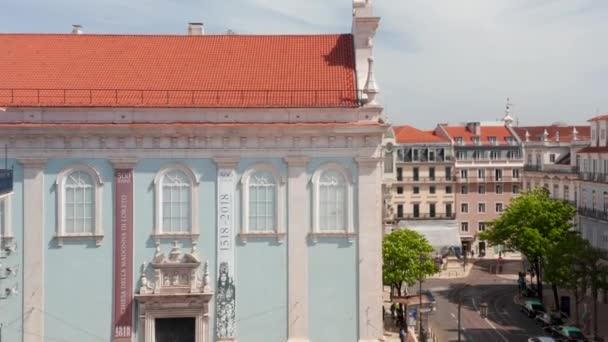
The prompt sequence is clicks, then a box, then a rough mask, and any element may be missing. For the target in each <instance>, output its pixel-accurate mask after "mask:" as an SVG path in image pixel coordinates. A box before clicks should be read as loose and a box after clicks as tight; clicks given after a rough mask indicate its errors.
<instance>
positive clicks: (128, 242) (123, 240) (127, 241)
mask: <svg viewBox="0 0 608 342" xmlns="http://www.w3.org/2000/svg"><path fill="white" fill-rule="evenodd" d="M114 196H115V198H114V208H115V210H114V320H113V321H112V327H113V332H112V336H113V338H112V341H115V342H116V341H131V335H132V330H133V329H132V326H133V170H131V169H117V170H115V173H114Z"/></svg>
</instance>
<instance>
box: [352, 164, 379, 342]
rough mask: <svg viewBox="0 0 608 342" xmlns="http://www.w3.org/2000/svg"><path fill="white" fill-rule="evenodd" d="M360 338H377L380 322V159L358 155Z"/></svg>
mask: <svg viewBox="0 0 608 342" xmlns="http://www.w3.org/2000/svg"><path fill="white" fill-rule="evenodd" d="M356 160H357V163H358V165H359V168H358V171H359V179H358V181H357V185H358V190H359V192H358V199H359V201H358V208H359V210H358V213H359V214H358V215H359V225H358V227H359V231H358V232H359V234H358V238H359V240H358V242H359V243H358V247H359V250H358V253H357V260H358V263H357V264H358V276H359V278H358V280H359V341H360V342H363V341H365V342H368V341H369V342H371V341H378V339H379V338H380V337H382V336H383V325H382V315H381V312H382V310H381V309H382V216H381V213H382V208H381V205H382V194H381V190H382V188H381V184H382V183H381V181H382V180H381V170H380V159H378V158H369V157H358V158H357V159H356Z"/></svg>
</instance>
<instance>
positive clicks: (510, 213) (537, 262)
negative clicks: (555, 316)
mask: <svg viewBox="0 0 608 342" xmlns="http://www.w3.org/2000/svg"><path fill="white" fill-rule="evenodd" d="M574 214H575V209H574V207H573V206H571V205H570V204H568V203H567V202H564V201H558V200H553V199H551V198H549V194H548V192H547V191H546V190H545V189H543V188H536V189H534V190H532V191H528V192H525V193H522V194H521V195H520V196H518V197H517V198H514V199H513V200H512V201H511V203H510V204H509V206H508V207H507V209H506V210H505V212H504V213H503V214H502V215H501V216H500V217H499V218H498V219H496V220H494V221H493V222H491V223H490V225H489V229H488V230H486V231H485V232H482V233H481V234H480V238H481V239H482V240H487V241H488V242H489V243H490V244H492V245H499V244H502V245H504V246H505V247H507V248H508V249H516V250H518V251H520V252H521V253H523V254H524V255H525V256H526V257H527V258H528V260H529V261H530V262H531V263H532V265H533V268H534V271H535V273H536V275H537V278H536V281H537V288H538V291H539V299H540V300H541V301H542V300H543V298H542V297H543V296H542V293H543V287H542V274H543V273H542V269H543V263H544V261H545V258H546V255H547V253H548V251H550V250H552V248H554V247H555V245H556V244H557V243H559V242H560V241H561V240H563V239H564V238H565V237H566V236H567V234H568V232H569V230H570V228H571V227H572V219H573V218H574ZM554 290H555V291H556V289H554ZM558 305H559V303H556V306H558Z"/></svg>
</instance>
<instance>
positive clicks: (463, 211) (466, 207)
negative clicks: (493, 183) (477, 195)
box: [460, 203, 469, 214]
mask: <svg viewBox="0 0 608 342" xmlns="http://www.w3.org/2000/svg"><path fill="white" fill-rule="evenodd" d="M463 209H464V210H463ZM460 212H461V213H463V214H468V213H469V203H460Z"/></svg>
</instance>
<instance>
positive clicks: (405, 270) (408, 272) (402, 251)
mask: <svg viewBox="0 0 608 342" xmlns="http://www.w3.org/2000/svg"><path fill="white" fill-rule="evenodd" d="M432 252H433V248H432V247H431V245H429V243H428V241H427V240H426V238H425V237H424V236H422V235H420V234H419V233H417V232H415V231H413V230H409V229H400V230H396V231H394V232H392V233H390V234H387V235H386V236H385V237H384V241H383V243H382V258H383V261H384V263H383V266H382V274H383V279H384V284H386V285H390V286H391V293H392V291H393V289H396V290H397V295H398V296H401V289H402V286H403V284H404V283H405V284H407V286H412V285H413V284H414V283H415V282H416V281H418V280H420V279H424V278H425V277H427V276H429V275H432V274H434V273H435V272H436V269H435V263H434V261H433V258H432V257H431V253H432Z"/></svg>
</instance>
